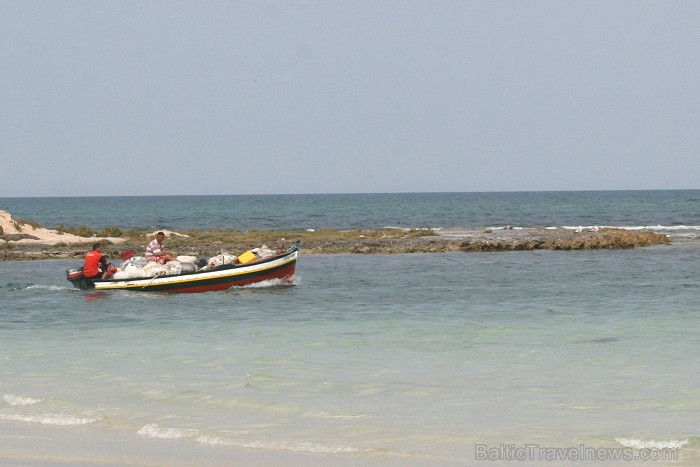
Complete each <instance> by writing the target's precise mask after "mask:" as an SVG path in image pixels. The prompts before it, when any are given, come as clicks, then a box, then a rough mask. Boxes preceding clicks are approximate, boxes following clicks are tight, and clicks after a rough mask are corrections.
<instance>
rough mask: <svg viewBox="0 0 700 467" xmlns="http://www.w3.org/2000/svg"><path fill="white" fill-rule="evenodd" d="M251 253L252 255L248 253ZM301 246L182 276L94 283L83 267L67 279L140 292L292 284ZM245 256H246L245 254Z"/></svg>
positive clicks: (83, 286) (88, 285)
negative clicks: (267, 283) (266, 282)
mask: <svg viewBox="0 0 700 467" xmlns="http://www.w3.org/2000/svg"><path fill="white" fill-rule="evenodd" d="M247 253H248V252H247ZM298 256H299V244H294V245H292V247H290V248H289V249H287V250H286V251H284V252H281V253H277V254H274V255H272V256H267V257H257V256H256V257H255V258H254V259H252V261H250V262H246V263H241V262H239V261H237V260H236V261H234V262H231V263H229V264H220V265H219V264H206V265H204V266H203V267H201V268H200V267H196V266H194V265H193V267H194V270H193V271H191V272H186V271H185V269H184V268H183V272H181V273H180V274H169V275H162V274H161V273H158V274H155V275H153V276H152V277H141V278H129V279H119V278H111V279H94V280H92V281H91V282H92V284H91V283H90V282H87V280H86V279H85V278H84V277H83V275H82V268H77V269H69V270H68V271H66V276H67V279H68V280H69V281H70V282H72V283H73V285H74V286H75V287H78V288H80V289H93V288H94V289H96V290H134V291H138V292H173V293H198V292H213V291H219V290H226V289H228V288H230V287H241V286H245V285H250V284H255V283H259V282H263V281H268V280H274V279H277V280H281V281H283V282H287V283H291V282H292V280H293V278H294V274H295V271H296V262H297V258H298ZM241 257H243V255H241ZM93 284H94V285H93Z"/></svg>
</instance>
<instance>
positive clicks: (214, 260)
mask: <svg viewBox="0 0 700 467" xmlns="http://www.w3.org/2000/svg"><path fill="white" fill-rule="evenodd" d="M237 258H238V257H237V256H234V255H229V254H227V253H222V254H220V255H216V256H212V257H211V258H209V261H207V264H208V265H209V267H210V268H212V269H214V268H216V267H217V266H221V265H223V264H232V263H235V262H236V259H237Z"/></svg>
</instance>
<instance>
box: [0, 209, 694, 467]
mask: <svg viewBox="0 0 700 467" xmlns="http://www.w3.org/2000/svg"><path fill="white" fill-rule="evenodd" d="M611 203H612V202H611ZM28 217H29V216H28ZM690 217H692V216H691V215H690V214H689V215H687V216H686V217H684V216H680V218H690ZM654 220H655V219H652V221H654ZM638 221H639V220H638V219H636V220H635V222H638ZM681 222H685V221H681ZM603 223H606V222H605V219H603V220H602V221H601V222H592V223H591V224H603ZM560 224H561V223H560ZM699 246H700V245H698V244H697V242H696V241H694V240H692V239H691V240H686V241H678V242H674V243H673V244H672V245H669V246H655V247H650V248H641V249H634V250H611V251H579V252H560V251H536V252H512V253H469V254H467V253H446V254H432V255H431V254H410V255H386V256H384V255H371V256H365V255H304V254H303V250H302V255H301V258H300V260H299V264H298V267H297V273H298V275H297V278H296V281H295V284H296V285H293V286H285V287H279V286H269V287H256V288H244V289H234V290H230V291H227V292H222V293H207V294H198V295H158V294H151V295H144V294H138V293H132V292H111V293H85V292H80V291H77V290H73V289H71V288H70V284H69V283H68V282H66V281H65V276H64V270H65V269H66V268H68V267H71V266H73V265H74V262H71V261H64V260H51V261H25V262H4V263H0V304H1V305H0V395H1V396H2V399H0V423H2V424H6V425H7V424H40V425H42V426H44V425H48V426H54V427H56V429H61V430H74V429H78V428H80V429H87V430H91V431H93V432H96V433H99V432H101V431H119V432H121V433H126V434H132V435H133V436H134V437H137V438H138V437H147V438H149V439H159V440H162V441H163V443H169V442H170V443H172V442H175V443H190V444H196V445H202V446H208V447H211V449H218V450H221V449H224V450H225V449H235V448H240V447H244V448H252V449H260V450H265V451H274V452H280V453H284V452H312V453H314V452H323V453H328V454H330V455H331V456H338V459H341V458H342V459H347V458H351V459H356V460H357V462H358V463H362V462H365V461H367V462H371V461H376V460H379V461H380V462H381V460H382V459H384V460H387V461H389V460H395V461H400V462H404V461H405V462H407V463H413V464H425V463H434V462H440V461H442V462H445V463H447V464H452V463H461V464H468V465H469V464H473V463H475V446H476V445H487V446H489V447H498V446H500V445H503V444H506V445H508V444H512V445H514V446H521V445H530V444H533V443H534V444H537V445H539V446H559V447H576V446H579V445H581V444H583V445H585V446H592V447H596V448H597V447H614V448H623V447H631V448H632V449H633V451H634V453H639V452H641V451H640V450H639V448H645V447H646V448H654V449H656V448H664V447H670V448H673V449H674V450H676V451H674V452H677V454H678V456H679V459H680V461H679V463H680V464H685V465H696V464H697V462H698V461H699V460H700V457H699V456H700V452H699V451H700V441H699V438H698V426H697V420H698V419H700V403H699V402H698V401H700V389H698V388H699V387H700V376H698V375H699V373H698V372H697V371H696V369H697V367H698V366H697V361H698V357H699V355H698V349H699V348H700V345H699V344H700V337H698V336H700V333H699V332H698V331H700V287H698V281H697V270H698V264H699V261H700V248H699ZM623 465H634V464H630V463H629V462H626V463H624V464H623ZM664 465H666V464H664Z"/></svg>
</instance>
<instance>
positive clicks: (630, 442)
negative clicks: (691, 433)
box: [615, 438, 689, 449]
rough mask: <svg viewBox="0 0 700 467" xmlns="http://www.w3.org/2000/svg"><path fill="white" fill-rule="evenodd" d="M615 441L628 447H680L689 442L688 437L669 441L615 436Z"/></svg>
mask: <svg viewBox="0 0 700 467" xmlns="http://www.w3.org/2000/svg"><path fill="white" fill-rule="evenodd" d="M615 441H617V442H618V443H620V444H621V445H622V446H624V447H626V448H633V449H680V448H682V447H683V446H685V445H686V444H688V443H689V440H688V439H684V440H682V441H679V440H676V439H672V440H669V441H655V440H650V441H643V440H641V439H636V438H615Z"/></svg>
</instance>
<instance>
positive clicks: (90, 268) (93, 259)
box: [83, 250, 102, 277]
mask: <svg viewBox="0 0 700 467" xmlns="http://www.w3.org/2000/svg"><path fill="white" fill-rule="evenodd" d="M101 258H102V253H100V252H99V251H97V250H92V251H91V252H89V253H88V254H86V255H85V264H83V275H84V276H85V277H94V276H96V275H98V274H99V273H100V259H101Z"/></svg>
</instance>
